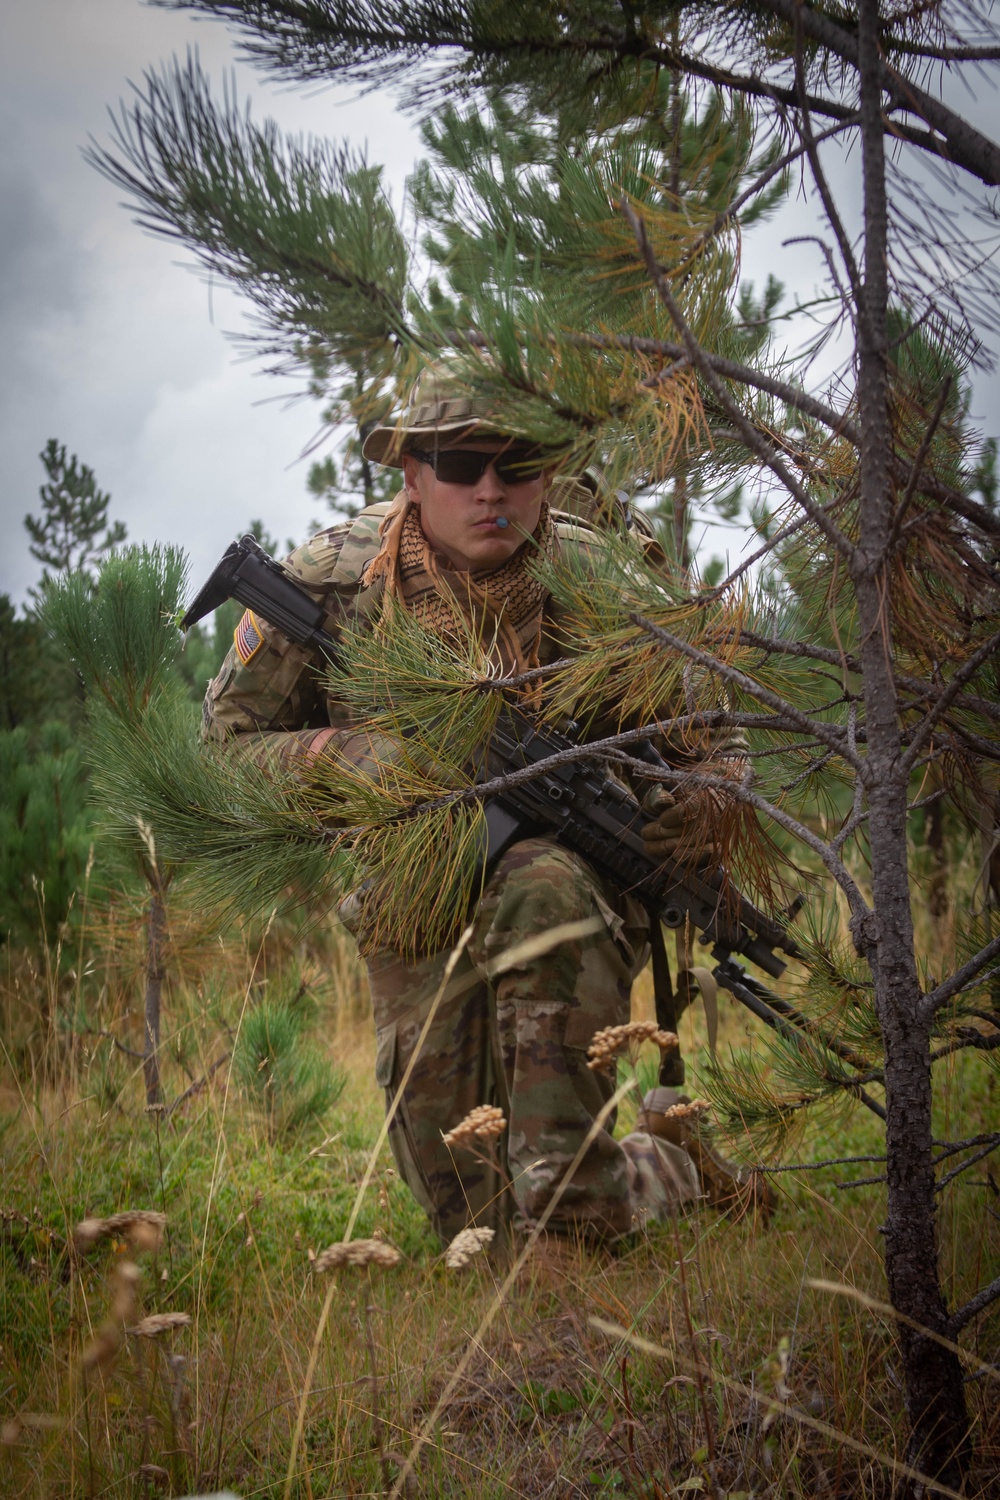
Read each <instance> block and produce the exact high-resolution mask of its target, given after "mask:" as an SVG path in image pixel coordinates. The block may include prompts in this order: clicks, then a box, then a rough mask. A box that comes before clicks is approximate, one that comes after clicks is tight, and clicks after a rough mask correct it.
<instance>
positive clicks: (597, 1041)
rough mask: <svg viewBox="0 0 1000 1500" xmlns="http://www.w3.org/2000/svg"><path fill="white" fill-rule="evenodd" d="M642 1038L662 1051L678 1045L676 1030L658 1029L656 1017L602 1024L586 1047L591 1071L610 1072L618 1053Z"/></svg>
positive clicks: (635, 1044)
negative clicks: (601, 1028)
mask: <svg viewBox="0 0 1000 1500" xmlns="http://www.w3.org/2000/svg"><path fill="white" fill-rule="evenodd" d="M641 1042H653V1043H654V1044H655V1045H656V1046H657V1047H659V1049H660V1051H661V1052H672V1051H673V1050H674V1048H675V1047H676V1046H677V1045H678V1041H677V1033H676V1032H675V1031H661V1030H660V1028H659V1027H658V1026H657V1024H656V1022H655V1021H629V1022H627V1023H626V1024H625V1025H624V1026H605V1028H604V1030H603V1031H597V1032H595V1033H594V1035H593V1037H592V1038H591V1042H590V1046H589V1047H588V1048H587V1056H588V1058H589V1059H590V1061H589V1062H588V1063H587V1067H588V1068H591V1069H592V1070H593V1071H594V1072H607V1073H610V1072H613V1071H614V1067H615V1060H616V1059H617V1057H618V1055H619V1053H621V1052H625V1051H627V1050H628V1049H629V1048H631V1047H637V1046H639V1044H640V1043H641Z"/></svg>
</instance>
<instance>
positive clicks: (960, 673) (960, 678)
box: [901, 630, 1000, 772]
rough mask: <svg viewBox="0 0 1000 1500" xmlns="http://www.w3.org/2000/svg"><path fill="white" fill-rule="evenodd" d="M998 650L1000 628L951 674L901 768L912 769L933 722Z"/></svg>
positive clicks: (917, 732)
mask: <svg viewBox="0 0 1000 1500" xmlns="http://www.w3.org/2000/svg"><path fill="white" fill-rule="evenodd" d="M998 650H1000V630H998V631H997V632H996V634H995V635H992V636H990V638H989V640H988V641H984V642H983V644H982V645H981V646H980V647H979V648H978V650H976V651H974V652H973V653H972V655H971V656H970V657H969V658H968V659H967V660H966V661H964V662H963V663H962V665H961V666H960V667H959V668H957V670H956V671H955V672H954V673H953V674H952V676H951V679H950V681H949V682H948V685H947V687H946V688H945V689H944V691H943V692H942V693H941V696H940V697H939V698H938V700H937V702H936V703H935V705H934V707H933V708H932V709H931V710H930V711H929V712H928V713H927V714H926V715H925V717H924V720H923V722H922V723H921V724H920V725H919V726H918V728H917V730H916V731H915V733H914V735H913V738H912V739H911V741H910V745H909V749H908V750H907V752H906V754H905V756H904V757H903V760H902V762H901V770H903V771H906V772H909V771H910V770H912V768H913V766H914V764H915V762H916V759H917V756H918V755H919V754H920V751H921V750H922V749H923V747H924V745H926V744H927V742H928V740H929V739H930V737H931V735H932V734H933V733H934V726H935V724H937V723H939V721H940V720H941V719H942V718H943V716H944V715H945V713H946V712H947V710H948V709H949V708H950V707H951V705H952V703H954V702H955V700H956V698H957V697H958V695H959V692H960V690H961V688H962V687H963V686H964V684H965V683H966V682H969V681H970V680H971V678H973V677H974V676H975V675H976V673H977V672H978V671H979V669H980V667H982V666H984V665H985V663H986V662H988V661H989V659H990V657H991V656H993V655H994V654H995V653H996V652H997V651H998Z"/></svg>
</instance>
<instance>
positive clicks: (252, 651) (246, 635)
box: [233, 609, 264, 666]
mask: <svg viewBox="0 0 1000 1500" xmlns="http://www.w3.org/2000/svg"><path fill="white" fill-rule="evenodd" d="M263 644H264V633H263V631H262V630H261V628H260V626H259V625H258V624H257V621H256V619H255V618H254V613H253V610H252V609H248V610H247V612H246V614H245V615H244V616H243V618H242V620H241V621H240V623H239V624H238V625H237V627H236V629H235V630H234V631H233V645H234V646H235V647H236V655H237V656H238V657H239V659H240V661H241V662H242V663H243V665H244V666H247V664H248V663H249V662H252V661H253V659H254V657H255V656H256V655H257V652H258V651H259V650H260V648H261V646H263Z"/></svg>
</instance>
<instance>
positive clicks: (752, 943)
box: [180, 535, 884, 1118]
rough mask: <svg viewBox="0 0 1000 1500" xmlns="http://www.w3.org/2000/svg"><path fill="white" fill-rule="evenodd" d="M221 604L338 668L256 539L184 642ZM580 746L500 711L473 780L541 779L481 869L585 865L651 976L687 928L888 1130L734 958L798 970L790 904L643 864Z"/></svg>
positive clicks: (503, 822)
mask: <svg viewBox="0 0 1000 1500" xmlns="http://www.w3.org/2000/svg"><path fill="white" fill-rule="evenodd" d="M227 599H236V600H237V601H238V602H239V603H240V604H242V605H243V606H244V607H245V608H247V609H251V610H253V611H254V612H255V613H257V614H259V615H260V616H261V618H262V619H264V620H267V621H268V622H269V623H270V624H271V625H274V626H275V627H276V628H277V629H279V630H281V631H282V632H283V633H284V634H285V635H287V636H288V637H289V639H290V640H292V641H295V642H296V643H297V644H298V645H301V646H306V647H309V648H312V649H315V650H318V651H320V652H322V653H323V654H324V655H325V656H326V657H327V658H328V660H329V661H331V662H332V663H333V664H335V665H336V664H337V663H338V662H339V660H340V652H339V648H338V645H337V642H336V640H335V638H334V637H333V636H332V635H331V634H330V633H329V632H328V631H327V630H324V628H323V625H322V621H323V619H324V617H325V611H324V609H323V607H322V606H321V605H320V604H318V603H317V602H316V600H315V599H313V598H311V597H310V595H309V594H308V593H307V592H306V591H305V589H304V588H303V587H302V586H301V585H300V584H299V583H297V582H296V581H295V579H294V578H292V577H291V575H290V574H289V573H287V572H286V571H285V569H284V568H283V567H282V566H281V564H280V563H278V562H276V561H275V560H274V558H272V557H270V556H269V555H268V553H266V552H265V551H264V549H263V548H262V547H261V546H260V544H259V543H258V542H257V541H256V539H255V538H254V537H253V536H249V535H247V536H244V537H241V538H240V540H239V541H236V542H233V543H231V544H230V546H229V547H228V548H227V549H226V551H225V553H224V554H223V556H222V558H221V559H220V561H219V563H218V564H217V566H216V568H215V570H214V571H213V573H212V575H211V577H210V578H209V579H208V581H207V583H206V584H205V585H204V587H203V588H202V589H201V590H200V591H199V592H198V594H197V595H196V596H195V598H194V600H193V601H192V603H191V605H190V607H189V609H188V610H187V612H186V613H185V614H184V616H183V618H182V619H181V622H180V623H181V628H182V629H184V630H187V629H189V628H190V626H192V625H194V624H195V623H196V621H198V620H200V619H202V618H203V617H204V616H205V615H207V614H210V613H211V611H212V610H214V609H217V608H218V606H219V605H220V604H222V603H224V602H225V601H226V600H227ZM579 748H580V744H579V741H577V740H574V739H573V738H571V736H570V735H567V734H562V733H560V732H559V731H557V730H554V729H551V728H549V727H548V726H547V725H543V724H541V723H540V722H539V721H537V720H536V719H534V718H533V717H532V716H531V715H530V714H528V713H527V712H525V711H524V710H523V709H521V708H519V707H517V706H516V705H514V704H511V703H509V702H508V703H505V705H504V708H503V711H502V712H501V714H500V716H499V719H498V723H497V726H496V730H495V732H494V734H493V737H492V739H491V741H490V744H489V746H488V747H487V749H486V753H485V759H484V764H483V766H482V767H481V769H480V779H483V774H484V773H486V774H488V775H489V776H491V777H503V776H509V775H510V773H511V772H514V771H520V770H523V769H525V768H527V767H536V766H537V767H538V774H537V776H533V777H531V778H530V779H527V780H524V781H520V782H517V783H515V784H513V785H508V786H506V787H505V788H504V789H503V790H502V791H500V792H497V793H494V794H493V795H492V796H491V797H489V798H488V799H484V809H483V810H484V813H485V820H486V841H487V846H486V863H487V868H489V867H490V865H492V864H493V863H495V861H496V860H497V859H498V858H499V857H500V855H501V854H502V853H503V852H504V850H505V849H507V848H508V847H509V846H510V845H511V844H513V843H515V842H517V841H518V840H520V839H524V838H529V837H532V836H536V835H537V834H539V833H545V834H547V835H548V836H549V837H554V838H556V839H558V841H559V842H560V843H561V844H564V845H565V846H566V847H567V848H569V849H572V850H574V851H575V852H576V853H577V854H580V855H582V856H583V858H584V859H586V860H587V861H588V862H589V863H590V864H591V865H592V866H593V868H594V869H596V870H597V871H598V872H599V873H600V874H601V875H603V876H605V877H607V878H608V879H610V880H611V881H612V882H613V884H614V885H616V886H617V887H618V889H619V890H621V891H622V892H624V893H627V894H629V895H632V896H635V897H636V898H637V899H638V900H639V901H640V902H641V903H642V905H643V906H644V907H645V908H646V910H647V912H648V913H649V916H650V922H651V927H652V931H653V939H654V941H653V948H654V976H655V971H656V967H657V962H656V961H657V942H656V939H657V938H658V939H659V950H660V961H661V964H663V965H665V954H664V953H663V948H662V933H661V931H660V924H661V923H662V925H663V926H665V927H669V928H679V927H683V926H685V924H690V925H691V927H693V928H695V929H697V930H698V931H699V932H700V933H701V934H702V936H701V939H700V942H701V944H702V945H703V946H705V947H710V948H711V956H712V959H713V960H714V962H715V968H714V969H713V971H712V977H713V979H714V980H715V982H716V984H717V985H718V986H719V987H720V988H722V989H726V990H728V991H729V993H730V994H731V995H732V996H733V997H734V998H735V999H736V1000H738V1001H740V1003H741V1004H743V1005H745V1006H746V1007H747V1009H748V1010H750V1011H751V1012H752V1013H753V1014H754V1015H755V1016H757V1017H758V1019H759V1020H761V1021H763V1022H764V1024H765V1025H767V1026H770V1027H771V1028H772V1029H773V1030H774V1031H776V1032H778V1033H780V1034H782V1035H784V1036H786V1037H790V1038H794V1039H796V1040H797V1041H799V1043H800V1044H801V1042H802V1038H803V1033H804V1034H805V1035H806V1036H808V1037H809V1038H810V1040H811V1041H812V1042H813V1043H818V1044H819V1046H820V1047H821V1048H822V1049H823V1050H824V1051H825V1052H826V1053H827V1054H832V1057H831V1058H830V1066H831V1067H832V1068H834V1069H836V1073H837V1079H838V1081H839V1082H842V1083H843V1084H844V1085H845V1086H847V1087H850V1088H852V1091H853V1092H855V1093H856V1094H857V1096H858V1097H859V1098H860V1099H861V1101H862V1102H863V1103H865V1104H867V1105H868V1107H869V1108H871V1109H874V1111H875V1113H877V1114H879V1115H880V1116H882V1117H883V1118H884V1112H883V1110H882V1107H881V1105H879V1104H878V1103H877V1102H876V1101H875V1100H873V1099H871V1098H870V1097H869V1096H868V1095H867V1094H866V1093H865V1091H864V1090H863V1089H862V1088H861V1087H860V1085H852V1084H851V1083H850V1081H849V1077H848V1076H847V1075H845V1073H844V1070H843V1068H839V1069H838V1068H837V1065H836V1064H835V1063H834V1062H833V1058H836V1059H837V1060H838V1062H840V1063H847V1064H848V1065H849V1066H850V1067H852V1068H854V1069H857V1070H860V1071H869V1067H868V1063H867V1061H866V1059H864V1058H863V1057H860V1056H859V1055H858V1054H857V1053H855V1052H854V1051H853V1050H852V1049H851V1048H850V1047H848V1046H846V1045H845V1044H844V1043H843V1042H841V1041H839V1040H838V1039H837V1038H836V1037H831V1036H828V1035H826V1034H824V1032H822V1031H821V1030H820V1029H819V1028H818V1027H817V1026H816V1025H815V1023H814V1022H812V1021H811V1020H810V1019H809V1018H808V1017H806V1016H804V1015H802V1013H801V1012H800V1011H798V1010H796V1009H795V1008H794V1006H792V1005H790V1004H789V1003H788V1002H787V1001H786V1000H783V999H782V998H781V997H780V996H779V995H776V994H775V993H774V992H773V991H772V990H770V989H768V988H767V986H765V985H764V984H762V983H761V982H760V981H759V980H758V979H756V978H755V977H754V976H752V975H750V974H748V973H747V972H746V970H745V969H744V968H743V967H742V965H741V964H738V963H737V962H736V961H735V958H734V955H738V956H739V957H741V958H745V959H747V960H748V961H749V962H750V963H752V964H755V965H756V966H757V967H758V968H759V969H763V971H764V972H765V973H766V974H768V975H770V976H771V977H773V978H779V977H780V976H781V975H782V974H783V973H784V971H785V969H786V967H787V965H786V963H785V961H784V959H783V958H781V957H779V953H778V952H776V951H775V950H780V952H781V953H784V954H785V955H787V956H788V957H791V958H798V959H801V958H804V957H805V955H804V953H803V951H802V949H801V948H800V947H799V946H798V944H797V943H796V942H795V940H794V938H792V937H791V935H790V934H789V931H788V925H789V923H790V922H791V921H793V920H794V918H795V917H796V916H797V914H798V912H799V911H800V910H801V906H802V904H803V903H802V898H801V897H797V898H796V900H795V902H793V904H792V906H791V907H790V908H789V910H788V912H787V913H786V914H785V916H784V918H783V919H781V920H776V919H775V918H774V917H770V916H768V915H767V913H766V912H762V911H760V910H759V909H758V908H757V907H755V906H754V905H753V904H752V903H751V902H750V901H748V900H747V899H746V897H745V896H743V895H742V894H741V893H740V892H739V891H738V890H736V888H735V886H733V884H732V882H730V881H729V880H727V878H726V876H725V875H724V873H723V872H722V871H721V870H717V871H714V872H711V873H700V872H696V871H692V870H690V869H686V870H682V869H681V868H680V867H679V866H678V865H676V864H674V863H672V862H669V861H666V862H662V863H657V862H656V861H655V860H653V859H651V858H650V856H649V855H648V854H647V853H646V848H645V845H644V843H643V839H642V829H643V827H644V826H645V825H646V824H647V823H650V822H652V821H654V818H653V815H652V814H650V813H647V812H646V811H645V810H644V809H643V808H642V807H641V805H640V804H639V802H638V801H637V800H636V798H635V797H634V796H633V795H632V794H631V793H630V792H629V791H627V790H626V789H625V788H624V787H623V786H621V785H620V783H619V782H617V781H615V780H614V778H613V777H611V776H609V775H608V772H607V771H606V769H605V768H604V767H603V766H602V765H601V764H600V762H599V761H598V760H597V759H596V758H592V759H587V758H586V757H581V758H574V759H572V760H564V761H562V762H561V763H556V764H552V761H553V757H556V756H558V755H560V754H561V753H562V752H564V751H573V750H579ZM640 755H641V757H642V758H644V759H646V760H647V761H648V762H650V763H651V764H653V765H658V766H659V767H665V766H666V762H665V761H663V760H662V758H661V757H660V756H659V754H658V752H657V751H656V749H655V747H654V746H653V745H652V744H650V743H648V742H647V743H646V744H645V745H644V746H643V747H641V750H640ZM654 990H655V993H656V1012H657V1022H658V1024H659V1025H660V1026H661V1027H662V1028H663V1029H665V1030H671V1031H672V1030H675V1029H676V1018H677V1010H676V1008H675V1006H676V1002H675V999H674V997H673V994H672V992H671V991H670V988H669V974H668V982H667V984H666V986H664V985H663V984H662V983H657V982H656V980H655V977H654ZM671 1064H672V1060H671V1057H670V1055H669V1054H668V1055H667V1056H666V1058H665V1059H664V1063H663V1067H662V1069H661V1075H660V1082H661V1083H662V1084H669V1083H674V1082H678V1081H680V1080H679V1079H678V1078H677V1076H676V1062H674V1064H673V1067H672V1066H671Z"/></svg>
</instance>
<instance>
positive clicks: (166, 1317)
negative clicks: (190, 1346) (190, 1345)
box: [129, 1312, 191, 1339]
mask: <svg viewBox="0 0 1000 1500" xmlns="http://www.w3.org/2000/svg"><path fill="white" fill-rule="evenodd" d="M190 1322H191V1314H190V1313H184V1312H172V1313H153V1314H151V1316H150V1317H148V1318H143V1319H142V1321H141V1322H140V1323H136V1324H135V1326H134V1327H132V1328H130V1329H129V1333H134V1334H137V1335H138V1337H139V1338H141V1339H155V1338H158V1337H159V1336H160V1334H161V1333H170V1332H172V1330H173V1329H175V1328H186V1327H187V1326H188V1324H189V1323H190Z"/></svg>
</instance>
